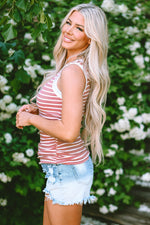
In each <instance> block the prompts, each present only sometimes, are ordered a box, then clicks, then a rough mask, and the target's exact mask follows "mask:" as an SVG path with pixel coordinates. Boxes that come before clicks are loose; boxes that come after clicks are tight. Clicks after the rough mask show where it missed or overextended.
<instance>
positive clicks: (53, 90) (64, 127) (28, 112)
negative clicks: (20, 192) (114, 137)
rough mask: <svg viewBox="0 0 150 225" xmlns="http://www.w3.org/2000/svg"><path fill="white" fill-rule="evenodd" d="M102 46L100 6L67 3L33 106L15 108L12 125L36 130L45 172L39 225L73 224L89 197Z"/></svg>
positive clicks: (100, 114) (103, 90)
mask: <svg viewBox="0 0 150 225" xmlns="http://www.w3.org/2000/svg"><path fill="white" fill-rule="evenodd" d="M107 48H108V41H107V21H106V18H105V14H104V12H103V11H102V10H101V9H100V8H99V7H97V6H95V5H93V4H81V5H77V6H76V7H74V8H72V9H71V10H70V12H69V13H68V14H67V16H66V17H65V18H64V20H63V22H62V25H61V34H60V37H59V39H58V41H57V44H56V46H55V48H54V58H55V61H56V70H55V72H52V73H51V75H49V76H48V77H47V78H46V79H45V80H44V82H43V83H42V84H41V86H40V88H39V91H38V93H37V95H36V107H35V105H33V104H31V105H24V106H22V107H21V109H20V110H19V111H18V113H17V119H16V126H17V127H18V128H22V127H24V126H30V125H33V126H35V127H36V128H38V129H39V130H40V143H39V147H38V157H39V160H40V164H41V165H42V168H43V171H44V172H45V173H46V178H47V183H46V187H45V189H44V192H45V201H44V216H43V225H79V224H80V221H81V215H82V206H83V204H84V203H87V202H89V203H91V202H93V201H94V196H90V188H91V185H92V182H93V162H95V161H96V159H97V158H98V159H99V162H100V161H101V160H102V158H103V152H102V147H101V142H100V134H101V130H102V127H103V124H104V122H105V111H104V105H105V101H106V95H107V90H108V86H109V75H108V70H107ZM81 124H82V125H81ZM81 131H82V134H81V135H82V138H81V135H80V132H81ZM89 144H90V146H91V154H92V158H93V162H92V160H91V158H90V153H89V150H88V145H89Z"/></svg>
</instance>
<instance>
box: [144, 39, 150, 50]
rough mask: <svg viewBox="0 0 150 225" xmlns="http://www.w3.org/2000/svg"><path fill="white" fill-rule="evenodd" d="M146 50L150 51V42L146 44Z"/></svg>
mask: <svg viewBox="0 0 150 225" xmlns="http://www.w3.org/2000/svg"><path fill="white" fill-rule="evenodd" d="M145 48H146V49H150V41H146V42H145Z"/></svg>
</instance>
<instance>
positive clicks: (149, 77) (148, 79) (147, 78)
mask: <svg viewBox="0 0 150 225" xmlns="http://www.w3.org/2000/svg"><path fill="white" fill-rule="evenodd" d="M144 80H145V81H147V82H150V74H147V75H146V76H145V77H144Z"/></svg>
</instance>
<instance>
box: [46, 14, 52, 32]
mask: <svg viewBox="0 0 150 225" xmlns="http://www.w3.org/2000/svg"><path fill="white" fill-rule="evenodd" d="M46 23H47V26H48V29H49V30H50V29H51V28H52V19H51V15H50V14H48V15H46Z"/></svg>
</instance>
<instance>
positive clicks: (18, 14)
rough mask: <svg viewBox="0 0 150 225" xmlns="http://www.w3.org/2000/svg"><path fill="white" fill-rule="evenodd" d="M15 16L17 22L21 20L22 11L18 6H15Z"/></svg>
mask: <svg viewBox="0 0 150 225" xmlns="http://www.w3.org/2000/svg"><path fill="white" fill-rule="evenodd" d="M13 17H14V20H15V21H16V22H20V21H21V14H20V12H19V10H18V9H17V8H15V10H14V15H13Z"/></svg>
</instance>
